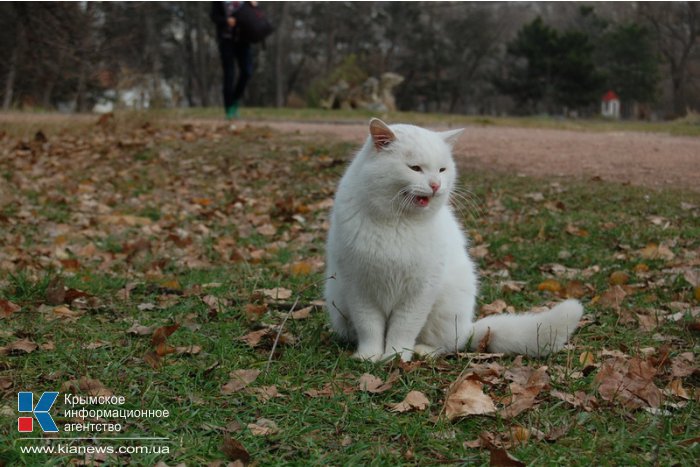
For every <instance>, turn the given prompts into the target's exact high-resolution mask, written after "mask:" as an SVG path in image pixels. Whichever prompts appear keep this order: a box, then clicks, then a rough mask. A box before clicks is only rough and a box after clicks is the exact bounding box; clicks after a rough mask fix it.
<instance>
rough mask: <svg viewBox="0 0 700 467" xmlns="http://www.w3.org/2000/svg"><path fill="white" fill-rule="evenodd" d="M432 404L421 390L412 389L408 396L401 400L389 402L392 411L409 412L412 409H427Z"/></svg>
mask: <svg viewBox="0 0 700 467" xmlns="http://www.w3.org/2000/svg"><path fill="white" fill-rule="evenodd" d="M429 405H430V401H429V400H428V398H427V397H426V396H425V394H423V393H422V392H420V391H411V392H409V393H408V394H406V397H405V398H404V400H402V401H401V402H397V403H396V404H389V409H390V410H391V411H392V412H398V413H403V412H408V411H410V410H425V409H427V408H428V406H429Z"/></svg>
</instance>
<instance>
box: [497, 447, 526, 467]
mask: <svg viewBox="0 0 700 467" xmlns="http://www.w3.org/2000/svg"><path fill="white" fill-rule="evenodd" d="M489 451H490V453H491V457H490V458H489V466H491V467H525V463H524V462H520V461H519V460H518V459H516V458H515V457H513V456H511V455H510V454H508V451H506V450H505V449H504V448H489Z"/></svg>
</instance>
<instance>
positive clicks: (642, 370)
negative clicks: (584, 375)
mask: <svg viewBox="0 0 700 467" xmlns="http://www.w3.org/2000/svg"><path fill="white" fill-rule="evenodd" d="M655 375H656V370H655V369H654V368H653V367H652V366H651V365H650V364H649V363H648V362H647V361H644V360H640V359H639V358H636V357H635V358H631V359H629V360H627V359H624V358H619V357H618V358H613V359H610V360H607V361H605V362H604V363H603V364H602V365H601V367H600V370H599V371H598V373H597V374H596V376H595V379H594V384H596V385H597V387H598V393H599V394H600V396H601V397H602V398H603V400H606V401H609V402H616V403H620V404H621V405H622V406H623V407H625V408H627V409H630V410H634V409H638V408H642V407H650V408H655V409H656V408H659V406H660V405H661V400H662V397H663V395H662V393H661V390H659V388H657V387H656V386H655V385H654V381H653V378H654V376H655Z"/></svg>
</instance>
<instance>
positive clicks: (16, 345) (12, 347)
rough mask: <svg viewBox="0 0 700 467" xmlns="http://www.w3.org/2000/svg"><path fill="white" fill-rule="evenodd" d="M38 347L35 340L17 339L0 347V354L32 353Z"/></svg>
mask: <svg viewBox="0 0 700 467" xmlns="http://www.w3.org/2000/svg"><path fill="white" fill-rule="evenodd" d="M38 348H39V346H38V345H37V344H36V342H32V341H30V340H29V339H26V338H25V339H19V340H16V341H14V342H11V343H10V344H8V345H6V346H5V347H0V355H17V354H22V353H32V352H34V351H35V350H36V349H38Z"/></svg>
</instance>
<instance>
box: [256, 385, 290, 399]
mask: <svg viewBox="0 0 700 467" xmlns="http://www.w3.org/2000/svg"><path fill="white" fill-rule="evenodd" d="M250 391H251V392H252V393H253V394H255V395H256V396H258V399H260V400H261V401H263V402H267V401H269V400H270V399H273V398H275V397H284V396H282V394H280V393H279V391H278V390H277V386H275V385H272V386H263V387H261V388H251V389H250Z"/></svg>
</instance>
